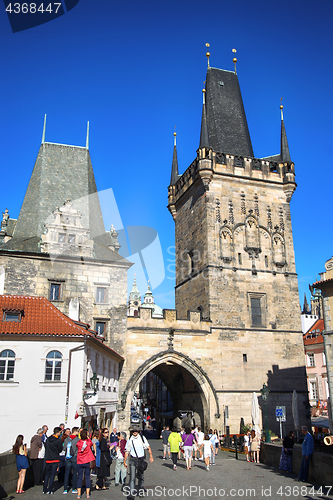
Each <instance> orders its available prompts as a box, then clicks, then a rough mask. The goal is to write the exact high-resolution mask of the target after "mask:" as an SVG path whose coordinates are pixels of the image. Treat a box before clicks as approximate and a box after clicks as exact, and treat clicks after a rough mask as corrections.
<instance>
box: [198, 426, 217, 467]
mask: <svg viewBox="0 0 333 500" xmlns="http://www.w3.org/2000/svg"><path fill="white" fill-rule="evenodd" d="M202 448H203V456H204V460H205V464H206V470H209V461H210V457H211V454H212V453H213V452H214V448H213V445H212V442H211V440H210V439H209V435H208V434H205V437H204V440H203V443H202V445H201V447H200V449H202Z"/></svg>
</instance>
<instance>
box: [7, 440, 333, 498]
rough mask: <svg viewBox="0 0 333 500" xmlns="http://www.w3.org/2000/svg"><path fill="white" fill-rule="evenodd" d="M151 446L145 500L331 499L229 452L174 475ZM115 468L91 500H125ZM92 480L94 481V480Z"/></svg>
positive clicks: (38, 490) (59, 491) (36, 493)
mask: <svg viewBox="0 0 333 500" xmlns="http://www.w3.org/2000/svg"><path fill="white" fill-rule="evenodd" d="M150 444H151V447H152V451H153V455H154V463H153V464H149V467H148V469H147V471H146V472H145V488H146V489H147V493H146V494H145V498H148V499H149V498H152V499H161V500H171V499H174V500H176V499H177V498H180V499H187V498H189V499H192V500H198V499H200V500H206V499H209V498H211V499H221V498H236V499H237V500H248V499H249V498H251V499H255V500H262V499H267V498H271V499H273V500H279V499H280V500H281V499H282V500H290V499H295V498H299V499H302V498H303V499H306V500H313V499H319V498H320V499H323V498H329V499H333V487H332V490H331V492H330V493H329V494H328V490H325V488H323V489H322V490H320V489H319V486H315V485H311V484H307V483H299V482H297V481H296V480H295V479H296V477H297V476H296V474H284V473H280V472H279V471H278V470H277V469H272V468H270V467H267V466H265V465H262V464H258V465H256V464H253V463H247V462H246V460H245V457H244V456H243V455H241V456H240V458H239V460H235V455H234V454H233V453H228V452H219V453H218V456H217V460H216V465H215V466H211V467H210V470H209V471H206V468H205V465H204V463H203V462H201V461H196V462H193V466H192V469H191V470H189V471H187V470H186V466H185V462H184V461H183V460H181V461H180V462H179V463H178V469H177V471H173V469H172V462H171V460H170V461H169V460H166V461H163V460H162V446H161V441H160V440H156V439H151V440H150ZM114 467H115V464H114V463H113V464H112V466H111V477H110V480H109V481H108V483H107V484H108V486H109V487H110V489H109V490H107V491H95V490H93V491H92V492H91V495H90V498H91V500H97V499H98V500H106V499H109V500H110V499H112V500H113V499H114V500H125V498H126V495H125V493H122V492H121V490H120V487H119V486H118V487H115V486H114ZM93 479H94V481H95V478H93ZM332 484H333V474H332ZM54 487H55V490H56V491H55V494H54V495H53V496H52V497H51V498H53V499H54V500H56V499H57V500H59V499H60V498H62V499H65V498H66V500H70V499H71V498H73V499H76V495H73V494H72V493H68V494H67V495H63V487H62V485H60V484H59V483H57V482H55V484H54ZM8 498H9V499H14V498H15V499H16V498H21V499H23V498H24V499H25V500H39V499H44V500H45V498H49V497H48V496H47V497H46V496H45V495H43V494H42V487H41V486H36V487H35V488H30V489H28V490H27V491H26V492H25V493H24V494H21V495H16V494H13V495H11V496H10V497H8ZM85 498H86V495H85V493H83V495H82V499H83V500H85Z"/></svg>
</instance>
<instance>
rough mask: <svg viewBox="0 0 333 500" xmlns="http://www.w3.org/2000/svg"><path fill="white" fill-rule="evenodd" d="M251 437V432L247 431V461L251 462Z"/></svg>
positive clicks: (245, 438) (245, 448)
mask: <svg viewBox="0 0 333 500" xmlns="http://www.w3.org/2000/svg"><path fill="white" fill-rule="evenodd" d="M250 438H251V432H250V431H247V433H246V434H245V436H244V451H245V454H246V461H247V462H251V460H250V453H251V444H250Z"/></svg>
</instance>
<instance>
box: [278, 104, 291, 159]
mask: <svg viewBox="0 0 333 500" xmlns="http://www.w3.org/2000/svg"><path fill="white" fill-rule="evenodd" d="M282 99H283V97H281V105H280V110H281V161H291V159H290V153H289V146H288V140H287V134H286V128H285V126H284V119H283V104H282Z"/></svg>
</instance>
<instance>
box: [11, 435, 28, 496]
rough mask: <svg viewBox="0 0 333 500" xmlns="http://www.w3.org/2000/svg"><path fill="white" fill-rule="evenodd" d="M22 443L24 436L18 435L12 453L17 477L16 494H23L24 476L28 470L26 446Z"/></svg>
mask: <svg viewBox="0 0 333 500" xmlns="http://www.w3.org/2000/svg"><path fill="white" fill-rule="evenodd" d="M23 441H24V436H22V434H19V435H18V436H17V438H16V441H15V444H14V445H13V453H15V455H16V467H17V472H18V476H19V477H18V480H17V486H16V493H24V491H23V485H24V480H25V474H26V472H27V469H28V468H29V462H28V458H27V455H28V450H27V445H26V444H23Z"/></svg>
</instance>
